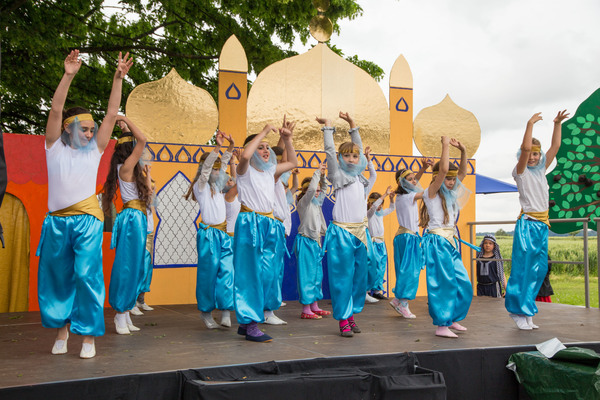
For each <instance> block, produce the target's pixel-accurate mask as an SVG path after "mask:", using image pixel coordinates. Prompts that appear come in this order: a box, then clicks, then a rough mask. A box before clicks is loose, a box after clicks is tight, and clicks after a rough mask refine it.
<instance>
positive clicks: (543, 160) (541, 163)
mask: <svg viewBox="0 0 600 400" xmlns="http://www.w3.org/2000/svg"><path fill="white" fill-rule="evenodd" d="M519 158H521V149H519V151H517V160H518V159H519ZM527 169H528V170H529V171H531V172H538V171H542V172H546V153H545V152H544V151H543V150H542V151H540V160H539V161H538V163H537V164H536V165H534V166H533V167H530V166H529V165H527Z"/></svg>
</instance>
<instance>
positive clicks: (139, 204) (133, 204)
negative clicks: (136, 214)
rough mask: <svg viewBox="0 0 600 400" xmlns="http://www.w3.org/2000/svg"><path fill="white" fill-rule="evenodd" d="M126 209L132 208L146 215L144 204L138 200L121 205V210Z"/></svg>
mask: <svg viewBox="0 0 600 400" xmlns="http://www.w3.org/2000/svg"><path fill="white" fill-rule="evenodd" d="M126 208H134V209H136V210H140V211H141V212H143V213H144V214H146V203H145V202H143V201H142V200H140V199H134V200H129V201H128V202H127V203H125V204H123V210H124V209H126Z"/></svg>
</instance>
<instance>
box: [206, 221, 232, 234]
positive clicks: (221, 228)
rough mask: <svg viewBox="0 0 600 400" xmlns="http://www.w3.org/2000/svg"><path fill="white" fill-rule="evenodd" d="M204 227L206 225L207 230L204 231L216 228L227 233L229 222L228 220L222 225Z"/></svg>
mask: <svg viewBox="0 0 600 400" xmlns="http://www.w3.org/2000/svg"><path fill="white" fill-rule="evenodd" d="M203 224H204V222H203ZM204 225H206V228H204V229H208V228H215V229H218V230H220V231H223V232H225V233H227V221H226V220H225V221H223V222H221V223H220V224H216V225H208V224H204Z"/></svg>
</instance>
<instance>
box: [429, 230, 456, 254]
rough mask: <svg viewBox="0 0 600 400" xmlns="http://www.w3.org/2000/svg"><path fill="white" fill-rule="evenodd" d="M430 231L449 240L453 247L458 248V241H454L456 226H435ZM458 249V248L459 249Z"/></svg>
mask: <svg viewBox="0 0 600 400" xmlns="http://www.w3.org/2000/svg"><path fill="white" fill-rule="evenodd" d="M429 233H431V234H434V235H438V236H441V237H443V238H445V239H446V240H448V241H449V242H450V244H451V245H452V247H454V248H455V249H456V241H454V240H453V239H454V228H435V229H430V230H429ZM457 250H458V249H457Z"/></svg>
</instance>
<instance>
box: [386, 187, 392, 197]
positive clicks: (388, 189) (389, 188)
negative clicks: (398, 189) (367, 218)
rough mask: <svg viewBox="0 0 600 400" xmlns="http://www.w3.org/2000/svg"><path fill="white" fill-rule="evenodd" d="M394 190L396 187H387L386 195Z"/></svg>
mask: <svg viewBox="0 0 600 400" xmlns="http://www.w3.org/2000/svg"><path fill="white" fill-rule="evenodd" d="M393 192H394V189H392V187H391V186H388V187H387V189H386V190H385V194H384V196H389V195H390V194H392V193H393Z"/></svg>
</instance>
